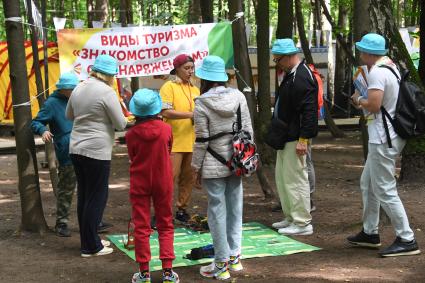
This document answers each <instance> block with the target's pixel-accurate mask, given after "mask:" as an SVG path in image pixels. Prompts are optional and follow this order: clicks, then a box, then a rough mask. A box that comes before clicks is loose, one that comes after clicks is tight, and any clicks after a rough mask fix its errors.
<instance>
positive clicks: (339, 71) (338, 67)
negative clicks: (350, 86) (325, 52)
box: [332, 1, 351, 117]
mask: <svg viewBox="0 0 425 283" xmlns="http://www.w3.org/2000/svg"><path fill="white" fill-rule="evenodd" d="M340 2H341V1H340ZM340 4H342V3H340ZM338 10H339V11H338V27H340V29H342V30H345V28H346V26H347V24H348V11H349V7H348V6H346V5H339V9H338ZM335 32H336V33H340V36H341V37H342V38H343V39H344V41H346V37H345V36H344V35H343V33H342V32H339V31H335ZM348 65H349V64H348V61H347V56H346V54H345V52H344V51H343V50H342V46H341V44H340V43H339V42H338V41H337V43H336V51H335V81H334V83H335V87H334V104H335V105H336V106H338V107H334V108H333V109H332V112H333V113H334V114H336V115H338V116H340V117H344V116H346V114H345V113H344V110H347V108H348V105H349V103H350V102H349V99H348V97H347V96H346V95H343V92H344V91H345V90H344V87H345V86H346V82H347V79H348V78H347V75H348V76H350V70H351V68H349V66H348ZM341 108H342V109H341Z"/></svg>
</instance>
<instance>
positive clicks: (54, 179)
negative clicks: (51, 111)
mask: <svg viewBox="0 0 425 283" xmlns="http://www.w3.org/2000/svg"><path fill="white" fill-rule="evenodd" d="M26 1H27V7H28V8H27V10H28V23H29V24H30V31H31V46H32V56H33V66H32V68H33V70H34V73H35V84H36V87H37V93H38V95H37V101H38V106H39V109H41V107H42V106H43V104H44V100H45V92H44V89H43V79H42V76H41V70H40V59H39V56H38V35H37V30H36V28H35V26H34V19H33V17H32V12H31V11H32V8H31V6H32V3H31V0H26ZM43 49H44V48H43ZM43 51H44V50H43ZM45 56H46V54H45ZM47 61H48V60H45V64H46V63H47ZM45 75H46V74H45ZM47 79H48V78H47ZM40 94H41V95H40ZM44 149H45V153H46V159H47V165H48V167H49V173H50V180H51V183H52V188H53V192H54V193H55V195H56V191H57V187H58V183H59V177H58V172H57V167H56V158H55V151H54V146H53V143H51V142H49V143H46V144H45V146H44Z"/></svg>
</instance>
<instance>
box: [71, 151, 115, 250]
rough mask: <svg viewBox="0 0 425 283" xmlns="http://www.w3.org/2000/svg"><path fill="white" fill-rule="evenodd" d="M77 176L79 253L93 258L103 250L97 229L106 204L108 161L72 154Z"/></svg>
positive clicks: (109, 165) (109, 162) (109, 164)
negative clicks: (93, 255) (90, 255)
mask: <svg viewBox="0 0 425 283" xmlns="http://www.w3.org/2000/svg"><path fill="white" fill-rule="evenodd" d="M71 160H72V163H73V165H74V170H75V175H76V176H77V182H78V186H77V196H78V202H77V213H78V225H79V226H80V240H81V253H85V254H94V253H97V252H98V251H100V250H101V249H103V245H102V243H101V240H100V237H99V235H98V234H97V226H98V225H99V223H100V221H101V220H102V216H103V211H104V210H105V206H106V202H107V200H108V187H109V183H108V179H109V170H110V167H111V161H110V160H99V159H93V158H89V157H86V156H82V155H78V154H71Z"/></svg>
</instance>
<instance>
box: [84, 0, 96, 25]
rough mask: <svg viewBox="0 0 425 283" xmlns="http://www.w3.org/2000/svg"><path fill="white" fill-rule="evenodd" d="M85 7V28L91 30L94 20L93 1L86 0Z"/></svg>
mask: <svg viewBox="0 0 425 283" xmlns="http://www.w3.org/2000/svg"><path fill="white" fill-rule="evenodd" d="M86 1H87V2H86V6H87V27H89V28H92V27H93V20H94V10H95V2H94V1H95V0H86Z"/></svg>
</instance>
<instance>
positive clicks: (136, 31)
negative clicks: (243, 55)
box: [57, 23, 233, 79]
mask: <svg viewBox="0 0 425 283" xmlns="http://www.w3.org/2000/svg"><path fill="white" fill-rule="evenodd" d="M57 37H58V47H59V61H60V69H61V73H65V72H71V71H74V72H75V73H77V74H78V75H79V77H80V79H85V78H87V76H88V73H89V71H90V68H91V66H92V65H93V63H94V60H95V58H96V57H97V56H98V55H100V54H109V55H111V56H113V57H115V58H116V59H117V60H118V63H119V73H118V75H117V77H118V78H125V77H139V76H153V75H163V74H169V73H170V71H171V70H172V69H173V59H174V57H176V56H177V55H178V54H182V53H184V54H188V55H191V56H192V57H193V59H194V60H195V66H199V64H200V63H201V61H202V59H203V58H204V57H206V56H207V55H217V56H220V57H221V58H223V60H224V61H225V62H226V66H227V67H232V66H233V42H232V27H231V24H230V23H211V24H196V25H175V26H158V27H117V28H97V29H62V30H60V31H58V33H57Z"/></svg>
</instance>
